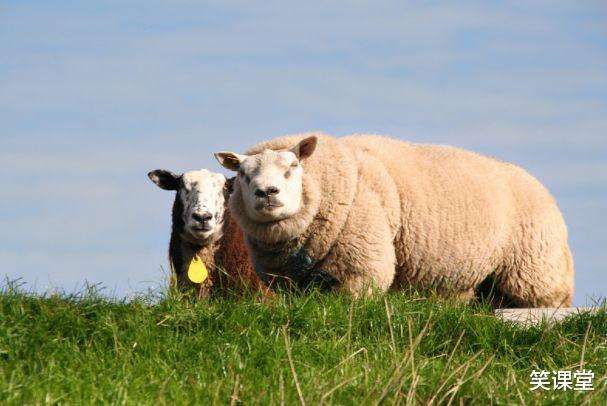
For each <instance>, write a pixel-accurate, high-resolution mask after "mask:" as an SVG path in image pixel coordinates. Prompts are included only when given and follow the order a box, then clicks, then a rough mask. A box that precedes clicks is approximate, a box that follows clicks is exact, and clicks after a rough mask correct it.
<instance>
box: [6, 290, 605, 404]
mask: <svg viewBox="0 0 607 406" xmlns="http://www.w3.org/2000/svg"><path fill="white" fill-rule="evenodd" d="M606 360H607V312H606V311H605V310H602V311H601V312H599V313H598V314H595V315H581V316H575V317H573V318H570V319H568V320H566V321H565V322H563V323H561V324H558V325H556V326H554V327H552V328H549V327H547V326H545V325H543V326H536V327H532V328H529V329H523V328H521V327H518V326H515V325H511V324H507V323H503V322H501V321H500V320H497V319H495V318H494V317H492V316H491V312H490V310H489V308H488V307H486V306H482V305H478V306H472V307H469V306H463V305H458V304H456V303H450V302H447V301H444V300H440V299H437V298H430V299H427V298H424V297H421V296H418V295H416V294H415V293H407V294H390V295H387V296H378V297H373V298H369V299H364V300H359V301H354V300H351V299H349V298H347V297H343V296H339V295H322V294H318V293H312V294H310V295H306V296H282V295H280V296H277V297H275V298H272V299H270V300H267V301H265V302H262V301H261V300H259V299H256V298H253V297H248V298H241V299H237V298H234V299H228V300H219V299H216V300H211V301H210V302H204V303H187V302H183V301H179V300H177V299H175V298H171V297H169V298H164V299H162V300H160V301H156V302H151V301H150V300H149V299H146V298H141V299H137V300H132V301H128V302H126V301H124V302H117V301H111V300H107V299H103V298H101V297H99V295H97V294H95V293H94V292H89V293H87V294H84V295H80V296H66V295H57V296H47V297H40V296H34V295H29V294H25V293H23V292H19V291H18V290H15V289H11V288H6V289H5V290H4V291H3V292H1V293H0V403H2V404H6V403H8V404H23V403H28V404H32V403H39V404H42V403H62V404H65V403H70V404H74V403H77V404H79V403H100V402H102V403H128V404H134V403H148V404H153V403H161V404H169V403H171V404H172V403H198V404H208V403H220V404H226V403H230V402H233V403H238V402H243V403H246V404H249V403H263V404H268V403H271V404H280V403H282V402H284V403H285V404H297V403H299V402H303V401H305V402H306V404H309V405H311V404H318V403H321V402H324V403H333V404H373V403H377V402H379V401H382V402H383V403H385V404H393V403H402V404H404V403H407V402H410V403H424V404H425V403H427V402H435V403H437V404H438V403H439V404H447V403H453V404H460V403H462V402H463V403H471V401H474V403H475V404H497V403H499V404H523V403H524V404H544V403H547V404H579V403H583V402H587V403H588V404H601V405H603V404H605V402H606V400H607V375H606V369H607V365H606V364H607V362H606ZM580 365H583V367H584V368H586V369H591V370H592V371H593V372H594V373H595V379H594V388H595V390H594V391H592V392H576V391H572V390H568V391H530V377H529V376H530V373H531V371H532V370H534V369H536V370H547V371H553V370H576V369H578V368H579V367H580Z"/></svg>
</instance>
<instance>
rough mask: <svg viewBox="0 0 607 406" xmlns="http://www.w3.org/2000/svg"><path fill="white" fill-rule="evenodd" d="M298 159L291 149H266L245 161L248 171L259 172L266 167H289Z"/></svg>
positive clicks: (245, 167) (245, 168) (244, 164)
mask: <svg viewBox="0 0 607 406" xmlns="http://www.w3.org/2000/svg"><path fill="white" fill-rule="evenodd" d="M295 160H297V157H296V156H295V154H294V153H293V152H291V151H272V150H269V149H266V150H264V151H262V152H260V153H259V154H256V155H251V156H249V157H248V158H247V159H246V160H245V161H244V163H243V166H244V170H245V171H247V172H259V171H261V170H263V169H265V168H280V169H287V168H288V167H289V165H291V163H293V161H295Z"/></svg>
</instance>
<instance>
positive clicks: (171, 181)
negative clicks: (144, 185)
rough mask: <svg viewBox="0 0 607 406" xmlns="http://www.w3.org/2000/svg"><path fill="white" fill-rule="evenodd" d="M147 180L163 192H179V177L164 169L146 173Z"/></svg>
mask: <svg viewBox="0 0 607 406" xmlns="http://www.w3.org/2000/svg"><path fill="white" fill-rule="evenodd" d="M148 178H150V180H151V181H152V182H154V183H155V184H156V185H158V187H159V188H161V189H164V190H179V187H180V180H181V175H177V174H175V173H173V172H171V171H167V170H166V169H156V170H155V171H151V172H149V173H148Z"/></svg>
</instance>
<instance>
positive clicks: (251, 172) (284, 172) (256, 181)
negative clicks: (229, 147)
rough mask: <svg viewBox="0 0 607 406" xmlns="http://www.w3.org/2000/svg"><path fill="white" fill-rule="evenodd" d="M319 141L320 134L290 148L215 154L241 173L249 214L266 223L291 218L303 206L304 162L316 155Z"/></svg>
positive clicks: (238, 180)
mask: <svg viewBox="0 0 607 406" xmlns="http://www.w3.org/2000/svg"><path fill="white" fill-rule="evenodd" d="M316 143H317V139H316V137H309V138H306V139H304V140H303V141H301V142H300V143H299V144H297V145H296V146H294V147H293V148H292V149H291V150H288V151H272V150H264V151H262V152H261V153H259V154H255V155H240V154H235V153H233V152H218V153H217V154H215V157H216V158H217V160H218V161H219V162H220V163H221V164H222V165H223V166H224V167H225V168H227V169H231V170H233V171H236V172H238V177H237V182H238V184H239V187H240V190H241V193H242V198H243V202H244V209H245V211H246V214H247V216H248V217H249V218H250V219H251V220H253V221H257V222H260V223H266V222H272V221H278V220H282V219H285V218H288V217H291V216H293V215H295V214H297V213H298V212H299V210H300V209H301V206H302V199H303V196H302V195H303V188H302V180H303V174H304V171H303V168H302V166H301V161H302V160H304V159H306V158H307V157H309V156H310V155H312V153H313V152H314V149H315V148H316Z"/></svg>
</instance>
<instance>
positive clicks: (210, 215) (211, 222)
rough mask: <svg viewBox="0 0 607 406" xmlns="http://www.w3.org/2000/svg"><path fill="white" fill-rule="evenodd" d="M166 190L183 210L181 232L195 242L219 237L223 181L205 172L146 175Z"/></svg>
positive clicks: (223, 200) (215, 175)
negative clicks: (174, 193)
mask: <svg viewBox="0 0 607 406" xmlns="http://www.w3.org/2000/svg"><path fill="white" fill-rule="evenodd" d="M148 176H149V177H150V179H151V180H152V181H153V182H154V183H156V184H157V185H158V186H159V187H161V188H162V189H165V190H175V191H177V198H178V199H180V201H181V204H182V207H183V210H181V219H182V220H183V224H184V227H183V232H184V233H185V234H186V235H187V237H189V239H190V240H193V241H194V242H200V243H204V242H206V241H209V240H210V239H217V238H218V237H220V236H221V232H222V224H223V218H224V212H225V195H224V192H225V186H226V178H225V176H223V175H222V174H220V173H215V172H210V171H207V170H206V169H201V170H198V171H189V172H185V173H184V174H183V175H176V174H174V173H172V172H170V171H166V170H162V169H158V170H155V171H152V172H150V173H149V174H148Z"/></svg>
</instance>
